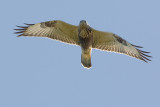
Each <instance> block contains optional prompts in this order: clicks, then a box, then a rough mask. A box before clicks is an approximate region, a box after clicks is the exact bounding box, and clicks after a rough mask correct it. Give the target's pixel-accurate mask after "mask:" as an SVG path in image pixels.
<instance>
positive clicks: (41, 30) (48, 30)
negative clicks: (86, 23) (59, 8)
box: [14, 20, 79, 45]
mask: <svg viewBox="0 0 160 107" xmlns="http://www.w3.org/2000/svg"><path fill="white" fill-rule="evenodd" d="M26 25H27V26H24V27H23V26H17V27H19V28H20V29H14V30H17V32H15V33H16V34H20V35H18V36H36V37H48V38H51V39H56V40H59V41H62V42H65V43H70V44H75V45H79V39H78V27H77V26H74V25H70V24H67V23H65V22H63V21H59V20H55V21H48V22H42V23H37V24H26Z"/></svg>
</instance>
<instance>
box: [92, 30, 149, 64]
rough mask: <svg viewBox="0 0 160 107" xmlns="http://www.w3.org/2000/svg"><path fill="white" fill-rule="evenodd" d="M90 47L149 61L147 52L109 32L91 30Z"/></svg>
mask: <svg viewBox="0 0 160 107" xmlns="http://www.w3.org/2000/svg"><path fill="white" fill-rule="evenodd" d="M92 48H96V49H101V50H105V51H111V52H117V53H122V54H126V55H128V56H132V57H135V58H137V59H140V60H143V61H145V62H147V61H151V60H150V59H149V58H148V57H151V56H149V55H146V54H147V53H149V52H145V51H142V50H139V49H138V48H142V47H140V46H136V45H133V44H130V43H129V42H127V41H126V40H124V39H122V38H121V37H119V36H117V35H115V34H113V33H110V32H101V31H97V30H93V46H92Z"/></svg>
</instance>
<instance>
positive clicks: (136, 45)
mask: <svg viewBox="0 0 160 107" xmlns="http://www.w3.org/2000/svg"><path fill="white" fill-rule="evenodd" d="M131 45H132V46H134V47H136V48H143V47H142V46H137V45H133V44H131Z"/></svg>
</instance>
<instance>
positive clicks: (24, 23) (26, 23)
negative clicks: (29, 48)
mask: <svg viewBox="0 0 160 107" xmlns="http://www.w3.org/2000/svg"><path fill="white" fill-rule="evenodd" d="M24 24H25V25H28V26H32V25H34V24H28V23H24Z"/></svg>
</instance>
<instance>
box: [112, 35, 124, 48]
mask: <svg viewBox="0 0 160 107" xmlns="http://www.w3.org/2000/svg"><path fill="white" fill-rule="evenodd" d="M113 36H114V37H115V38H116V40H117V41H118V42H119V43H121V44H123V45H125V46H127V42H126V40H124V39H123V38H121V37H119V36H116V35H115V34H113Z"/></svg>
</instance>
